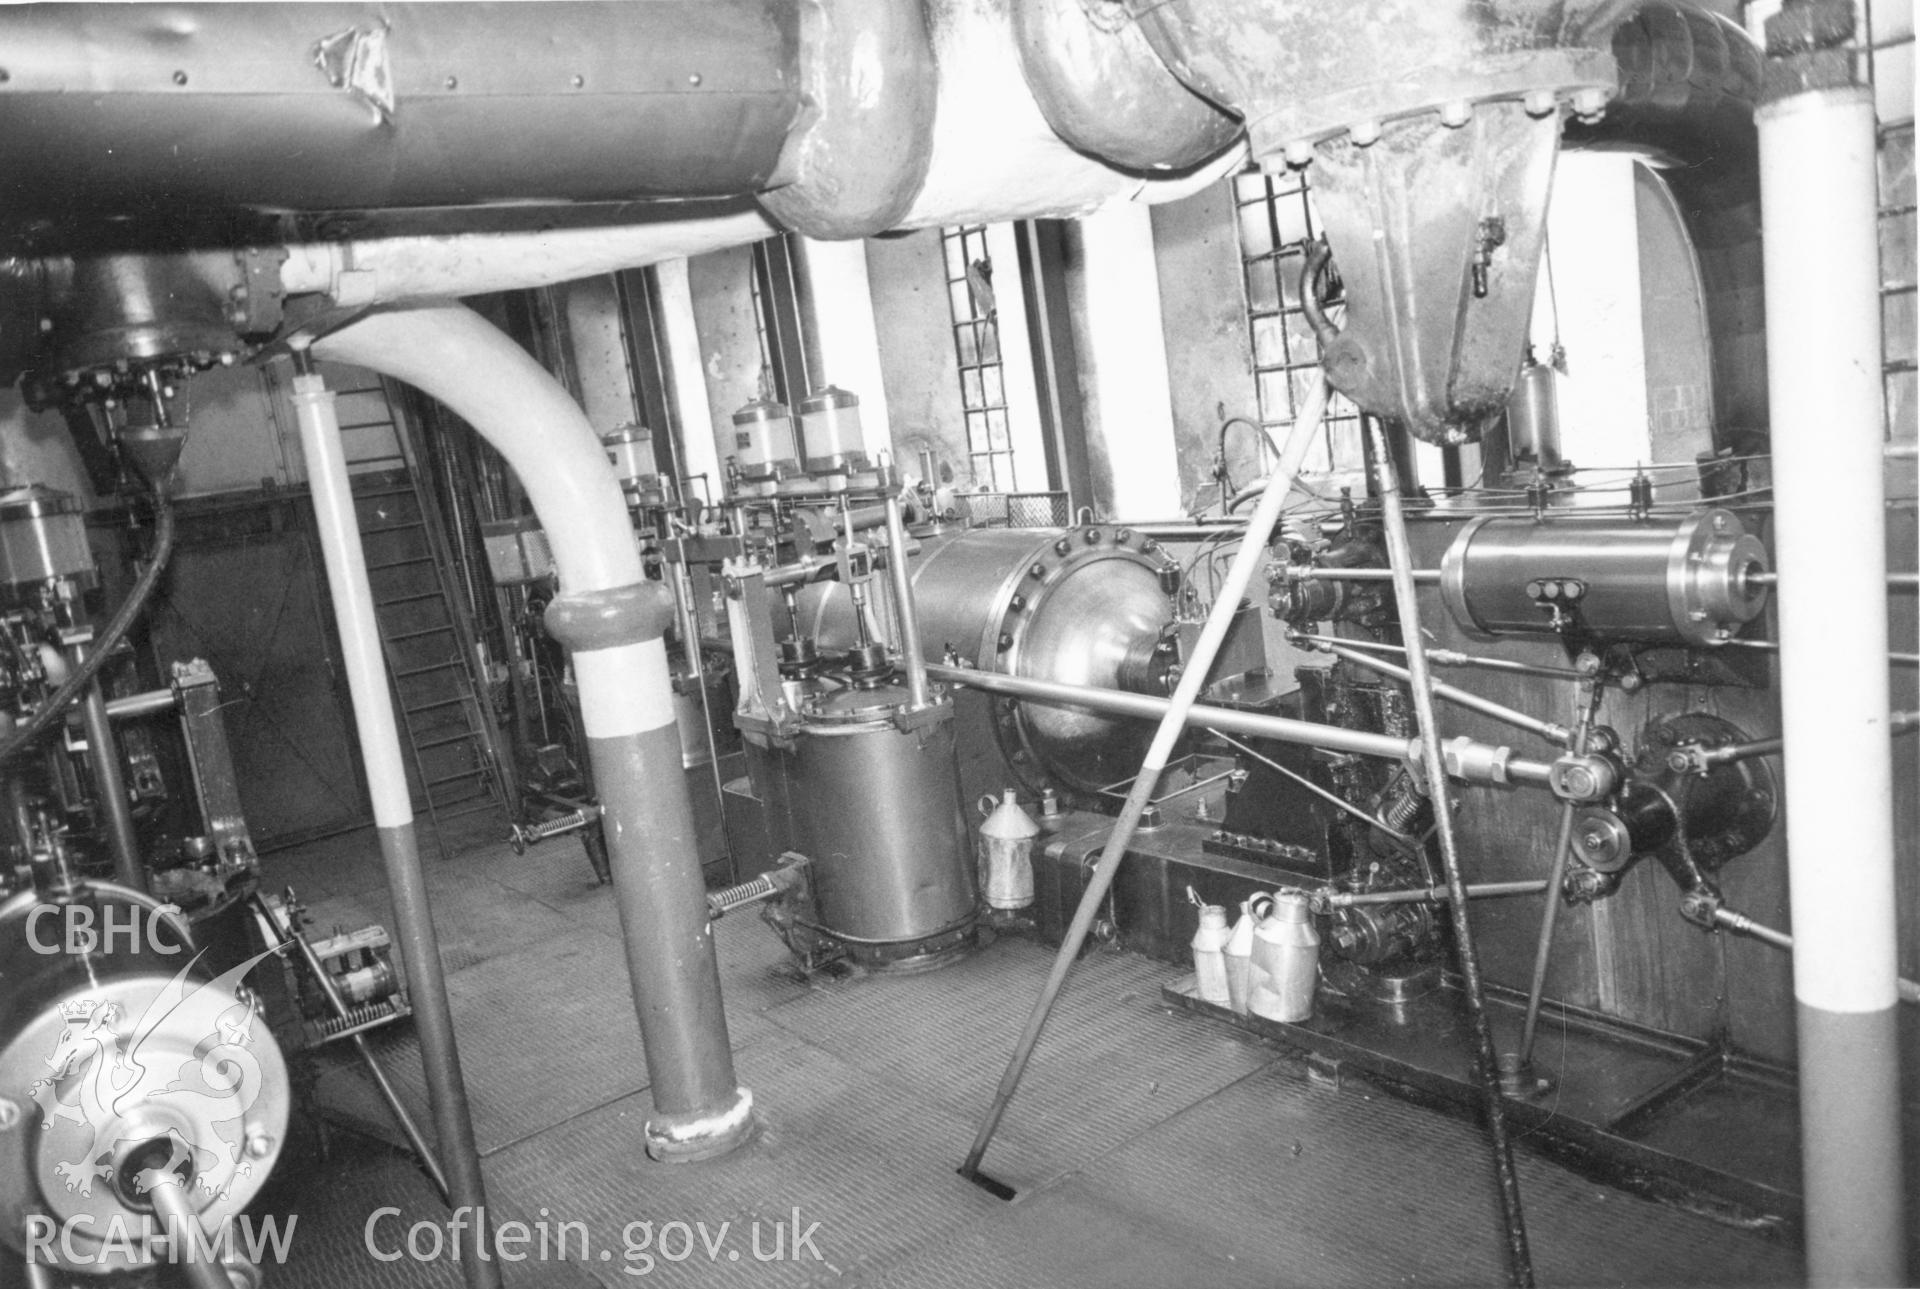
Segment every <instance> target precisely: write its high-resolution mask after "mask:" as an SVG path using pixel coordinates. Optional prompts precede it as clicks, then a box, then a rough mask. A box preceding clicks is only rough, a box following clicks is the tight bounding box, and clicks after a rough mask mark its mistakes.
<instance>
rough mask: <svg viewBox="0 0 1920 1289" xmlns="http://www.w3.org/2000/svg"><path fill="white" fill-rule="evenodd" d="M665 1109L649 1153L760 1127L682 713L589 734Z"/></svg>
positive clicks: (637, 1002)
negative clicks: (727, 975) (708, 880)
mask: <svg viewBox="0 0 1920 1289" xmlns="http://www.w3.org/2000/svg"><path fill="white" fill-rule="evenodd" d="M587 748H588V752H589V755H590V756H591V757H592V760H593V782H594V787H595V789H596V790H597V791H598V793H599V795H600V807H601V815H600V829H601V834H602V836H604V837H605V839H606V843H607V858H608V861H609V863H610V866H611V868H612V872H613V897H614V904H615V905H616V906H617V907H618V909H619V911H620V931H621V938H622V940H623V941H624V943H625V946H626V955H627V974H628V977H629V979H630V981H631V983H632V987H633V1004H634V1012H635V1014H636V1015H637V1017H638V1019H639V1021H640V1037H641V1040H642V1042H643V1043H644V1045H645V1048H646V1057H647V1082H648V1085H649V1088H650V1090H651V1092H652V1095H653V1104H654V1113H653V1114H652V1115H651V1116H650V1117H649V1119H648V1121H647V1154H648V1155H649V1156H651V1157H652V1158H654V1159H658V1160H663V1161H668V1160H670V1161H675V1162H681V1163H686V1162H692V1161H694V1160H698V1159H712V1158H715V1157H716V1156H719V1155H724V1154H726V1153H727V1152H728V1151H731V1150H735V1149H737V1148H738V1147H739V1146H740V1145H741V1144H743V1143H744V1142H745V1141H747V1140H748V1139H749V1138H750V1137H751V1136H752V1135H753V1130H754V1126H753V1098H752V1096H751V1094H750V1093H748V1092H747V1090H746V1089H744V1088H742V1087H740V1086H739V1084H738V1083H737V1082H736V1081H735V1079H734V1071H733V1052H732V1048H731V1046H730V1044H729V1042H728V1039H727V1018H726V1013H725V1011H724V1009H723V1008H722V1005H721V999H720V969H719V963H718V961H717V960H716V959H715V957H714V952H713V928H712V925H711V923H710V922H709V920H708V912H707V893H706V884H705V882H704V880H703V879H702V875H701V871H700V852H699V848H698V845H697V841H696V837H697V830H696V825H695V820H694V813H693V806H692V802H691V800H690V799H689V797H688V794H687V784H686V774H685V769H684V767H683V766H682V765H681V761H680V736H679V733H678V732H677V731H676V730H675V729H674V727H673V725H671V724H667V725H663V726H660V727H658V728H656V729H651V730H646V731H642V732H640V733H636V734H627V735H620V736H616V737H590V738H588V740H587Z"/></svg>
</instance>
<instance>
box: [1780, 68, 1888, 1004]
mask: <svg viewBox="0 0 1920 1289" xmlns="http://www.w3.org/2000/svg"><path fill="white" fill-rule="evenodd" d="M1759 119H1760V163H1761V183H1762V188H1761V193H1762V199H1763V201H1764V202H1765V218H1766V230H1767V237H1766V275H1767V276H1766V281H1767V358H1768V366H1769V379H1768V397H1769V399H1770V402H1771V408H1772V423H1773V460H1774V524H1775V532H1776V552H1775V560H1776V568H1777V571H1778V574H1779V592H1778V604H1779V613H1780V670H1781V677H1780V682H1781V690H1782V704H1783V710H1782V726H1783V729H1782V733H1783V734H1784V736H1785V738H1786V745H1787V747H1788V748H1789V749H1791V750H1800V749H1804V750H1805V751H1804V753H1803V754H1802V755H1800V756H1793V755H1791V752H1790V753H1789V755H1788V757H1787V761H1786V780H1787V811H1788V814H1787V844H1788V853H1789V854H1790V855H1796V856H1799V857H1800V858H1801V863H1800V864H1798V865H1796V866H1795V871H1796V874H1797V875H1798V876H1799V878H1800V879H1802V880H1796V881H1794V883H1793V886H1792V898H1793V934H1794V939H1795V941H1796V943H1798V944H1799V946H1800V952H1799V954H1798V955H1797V957H1796V959H1795V963H1796V969H1795V990H1796V992H1797V994H1798V996H1799V998H1800V999H1801V1001H1803V1002H1807V1003H1811V1004H1813V1005H1814V1006H1817V1007H1823V1008H1826V1009H1827V1010H1829V1011H1841V1012H1857V1011H1872V1010H1875V1009H1878V1008H1882V1007H1890V1006H1892V1005H1893V1002H1894V998H1895V994H1894V982H1895V980H1896V979H1897V976H1898V973H1897V972H1896V971H1895V969H1894V968H1895V965H1896V957H1895V948H1894V926H1895V918H1894V907H1895V904H1894V887H1893V807H1892V801H1893V786H1892V774H1893V770H1892V756H1891V752H1890V745H1889V742H1888V739H1889V737H1890V734H1891V731H1890V730H1889V729H1888V713H1889V712H1890V711H1892V710H1893V702H1892V698H1891V694H1890V686H1889V682H1888V673H1887V667H1886V651H1887V591H1886V586H1887V557H1886V511H1885V504H1884V503H1885V480H1884V465H1883V451H1884V446H1885V444H1884V440H1885V436H1886V430H1885V408H1884V406H1883V403H1882V397H1883V396H1882V391H1881V383H1880V382H1881V376H1880V290H1879V288H1880V282H1879V258H1878V257H1879V249H1878V243H1877V240H1876V239H1877V222H1878V209H1877V205H1876V202H1877V198H1876V194H1875V159H1874V112H1873V100H1872V96H1871V94H1870V93H1869V91H1867V90H1866V89H1865V88H1857V89H1850V90H1831V91H1824V92H1817V93H1808V94H1800V95H1796V96H1794V97H1792V98H1789V99H1784V100H1781V101H1780V102H1777V103H1773V104H1770V105H1768V106H1766V107H1764V108H1762V109H1761V111H1760V115H1759ZM1836 516H1840V517H1839V518H1836ZM1836 543H1839V544H1840V545H1841V549H1842V551H1843V552H1844V558H1838V559H1836V558H1835V547H1836ZM1796 588H1799V592H1798V593H1796ZM1836 608H1837V609H1838V611H1840V612H1843V613H1844V614H1845V615H1846V622H1847V630H1845V631H1841V632H1836V631H1835V630H1834V629H1833V614H1834V612H1835V610H1836ZM1809 860H1811V861H1812V862H1811V863H1809V862H1807V861H1809Z"/></svg>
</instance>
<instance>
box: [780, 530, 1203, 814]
mask: <svg viewBox="0 0 1920 1289" xmlns="http://www.w3.org/2000/svg"><path fill="white" fill-rule="evenodd" d="M918 541H919V543H920V553H919V554H918V555H917V556H915V557H914V560H913V593H914V600H915V603H916V604H917V606H918V609H919V618H920V643H921V647H922V648H923V649H924V650H925V651H926V655H927V657H928V659H930V660H935V661H937V660H939V659H941V658H944V657H945V656H947V655H948V654H949V653H951V654H953V655H954V656H956V657H957V658H959V659H960V661H961V662H962V663H963V664H964V665H969V666H978V667H980V668H982V669H984V670H988V671H1001V672H1006V673H1008V674H1011V675H1016V676H1028V677H1032V678H1035V679H1038V680H1052V681H1062V682H1068V683H1073V684H1081V685H1095V686H1099V687H1101V688H1105V689H1127V690H1134V691H1136V692H1143V693H1164V692H1165V685H1164V676H1163V674H1162V673H1161V672H1160V671H1159V670H1158V669H1157V664H1158V662H1159V661H1160V660H1161V659H1162V657H1163V655H1160V654H1157V653H1156V650H1157V649H1158V647H1159V645H1160V643H1161V640H1162V633H1163V632H1164V630H1165V629H1166V627H1167V626H1168V624H1170V623H1171V622H1172V621H1173V617H1174V603H1173V596H1172V593H1171V590H1170V587H1171V586H1172V581H1173V574H1174V573H1175V571H1176V568H1175V566H1174V565H1173V564H1172V562H1171V561H1170V560H1169V559H1168V558H1167V557H1166V555H1165V554H1164V553H1162V552H1161V551H1160V548H1159V546H1158V544H1157V543H1156V542H1154V541H1153V540H1152V539H1150V538H1146V537H1143V536H1141V535H1140V534H1139V533H1136V532H1133V531H1132V530H1130V529H1126V528H1115V527H1112V526H1108V525H1100V524H1089V525H1086V526H1083V527H1079V528H1067V529H1059V528H975V529H952V530H948V531H944V532H936V533H930V534H922V535H919V536H918ZM800 604H801V618H800V621H801V627H802V629H803V630H806V631H809V632H811V633H812V634H813V635H814V636H815V637H816V638H817V639H818V641H819V643H820V647H821V648H823V649H846V648H851V647H852V645H853V644H854V642H855V635H854V626H853V614H852V608H851V605H850V602H849V600H848V597H847V594H846V592H845V590H844V588H842V587H840V586H839V585H838V584H821V585H818V586H814V587H809V588H808V589H807V590H806V591H805V592H803V593H802V595H801V596H800ZM881 625H882V626H883V628H884V629H885V630H886V632H887V636H888V640H889V642H891V640H892V636H893V630H894V628H893V624H892V622H891V619H890V615H887V614H883V621H882V624H881ZM996 710H997V711H998V712H999V714H1000V715H999V719H998V720H997V721H996V723H995V733H996V736H997V737H998V739H999V741H1000V746H1001V749H1002V751H1003V752H1004V753H1005V755H1006V757H1007V759H1008V761H1009V762H1010V763H1011V764H1012V766H1013V768H1014V769H1015V770H1016V772H1018V773H1019V774H1020V776H1021V778H1022V779H1023V780H1024V781H1026V783H1027V784H1028V786H1029V787H1030V788H1031V789H1032V790H1033V791H1036V792H1037V791H1039V790H1040V789H1041V788H1042V787H1050V786H1064V787H1067V788H1071V789H1075V790H1078V791H1080V792H1095V791H1098V790H1100V789H1102V788H1106V787H1108V786H1110V785H1112V784H1114V783H1116V782H1119V781H1121V780H1123V779H1125V778H1127V777H1128V776H1130V775H1132V774H1133V773H1135V772H1136V771H1137V770H1138V769H1139V768H1140V760H1141V757H1142V756H1144V755H1145V753H1146V747H1147V743H1148V742H1149V741H1150V740H1151V738H1152V736H1153V726H1152V724H1151V723H1150V722H1141V721H1134V720H1129V719H1126V718H1124V717H1113V716H1107V715H1102V714H1101V713H1098V712H1094V711H1090V710H1087V709H1085V708H1078V707H1060V706H1052V705H1045V704H1038V703H1016V702H1007V703H1005V704H1003V705H1001V706H1000V707H998V708H997V709H996Z"/></svg>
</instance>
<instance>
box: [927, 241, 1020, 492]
mask: <svg viewBox="0 0 1920 1289" xmlns="http://www.w3.org/2000/svg"><path fill="white" fill-rule="evenodd" d="M940 239H941V243H942V248H943V250H944V251H945V253H946V269H947V307H948V309H949V311H950V314H951V317H952V319H953V346H954V354H955V356H956V357H957V358H958V359H959V366H960V405H961V408H962V409H963V410H964V412H965V414H966V418H967V455H968V457H969V459H970V460H971V463H972V467H973V478H974V481H975V482H976V483H978V484H979V485H980V486H982V487H984V488H990V489H992V490H993V491H995V492H1012V491H1013V488H1014V483H1013V440H1012V438H1011V437H1010V435H1009V434H1008V431H1007V395H1006V381H1005V373H1004V371H1003V370H1002V368H1001V364H1000V317H999V311H998V309H997V307H996V306H995V302H994V296H993V260H992V258H991V257H990V256H989V255H988V254H987V230H986V226H985V225H983V224H963V225H961V226H959V227H957V228H947V229H943V230H941V233H940ZM1016 307H1018V306H1017V305H1016Z"/></svg>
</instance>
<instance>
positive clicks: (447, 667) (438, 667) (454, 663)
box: [393, 658, 467, 680]
mask: <svg viewBox="0 0 1920 1289" xmlns="http://www.w3.org/2000/svg"><path fill="white" fill-rule="evenodd" d="M466 665H467V664H466V663H465V662H463V661H462V660H461V659H459V658H450V659H448V660H447V661H446V662H431V663H428V664H427V665H426V666H424V667H409V668H407V669H406V670H405V671H396V672H394V673H393V678H394V679H395V680H405V679H406V678H407V677H409V676H424V675H426V674H427V673H428V672H432V671H452V670H453V669H454V668H455V667H464V666H466Z"/></svg>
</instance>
